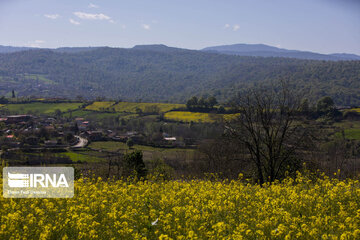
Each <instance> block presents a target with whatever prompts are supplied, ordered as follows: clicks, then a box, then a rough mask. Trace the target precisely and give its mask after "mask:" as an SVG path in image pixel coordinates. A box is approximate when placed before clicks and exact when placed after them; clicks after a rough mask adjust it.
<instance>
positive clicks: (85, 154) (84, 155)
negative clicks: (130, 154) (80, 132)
mask: <svg viewBox="0 0 360 240" xmlns="http://www.w3.org/2000/svg"><path fill="white" fill-rule="evenodd" d="M57 155H58V156H67V157H69V158H70V159H71V160H72V161H73V162H78V161H80V162H87V163H92V162H103V161H105V160H106V158H105V156H104V154H101V153H98V152H94V151H77V152H65V153H58V154H57Z"/></svg>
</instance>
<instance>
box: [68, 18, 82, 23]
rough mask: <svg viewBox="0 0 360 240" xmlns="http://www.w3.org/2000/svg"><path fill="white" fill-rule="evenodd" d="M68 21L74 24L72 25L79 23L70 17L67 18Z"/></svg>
mask: <svg viewBox="0 0 360 240" xmlns="http://www.w3.org/2000/svg"><path fill="white" fill-rule="evenodd" d="M69 22H70V23H71V24H74V25H80V23H79V22H78V21H75V20H74V19H72V18H70V19H69Z"/></svg>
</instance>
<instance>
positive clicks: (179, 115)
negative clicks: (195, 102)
mask: <svg viewBox="0 0 360 240" xmlns="http://www.w3.org/2000/svg"><path fill="white" fill-rule="evenodd" d="M236 116H238V114H215V113H201V112H185V111H171V112H167V113H165V114H164V117H165V119H167V120H171V121H179V122H202V123H213V122H216V121H222V120H226V121H230V120H232V119H234V118H236Z"/></svg>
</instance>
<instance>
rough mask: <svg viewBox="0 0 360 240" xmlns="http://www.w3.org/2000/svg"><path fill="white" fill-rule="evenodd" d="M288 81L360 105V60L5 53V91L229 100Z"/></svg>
mask: <svg viewBox="0 0 360 240" xmlns="http://www.w3.org/2000/svg"><path fill="white" fill-rule="evenodd" d="M279 79H286V80H289V82H290V84H291V87H292V88H293V89H295V90H296V91H303V92H304V97H306V98H308V99H309V101H310V102H312V103H313V102H316V101H317V100H318V99H320V98H321V97H324V96H330V97H331V98H332V99H333V100H334V102H335V103H336V105H347V106H350V105H360V92H359V91H358V90H359V89H360V81H359V79H360V61H339V62H327V61H313V60H298V59H288V58H261V57H239V56H229V55H221V54H214V53H207V52H201V51H191V50H185V49H174V48H167V47H161V49H159V48H154V49H153V48H151V47H148V48H146V47H145V48H136V49H119V48H96V49H94V50H89V51H84V52H74V53H62V52H54V51H51V50H30V51H23V52H16V53H11V54H0V95H5V94H11V90H12V89H15V91H16V92H17V93H18V96H29V95H35V96H39V97H40V96H41V97H65V98H76V97H83V98H85V99H95V98H96V97H105V98H107V99H109V98H111V99H124V100H128V101H146V102H182V103H185V102H186V100H187V99H189V98H190V97H191V96H194V95H205V94H208V95H211V96H214V97H216V98H217V99H218V101H219V102H226V101H228V100H229V99H231V98H232V97H233V96H235V95H236V93H237V92H239V91H240V90H247V89H250V88H252V87H256V86H258V85H268V86H271V85H272V83H273V82H274V81H277V80H279Z"/></svg>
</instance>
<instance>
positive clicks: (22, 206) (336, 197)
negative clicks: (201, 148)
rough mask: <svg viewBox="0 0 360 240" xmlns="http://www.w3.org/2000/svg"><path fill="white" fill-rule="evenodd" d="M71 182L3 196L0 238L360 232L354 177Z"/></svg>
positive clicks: (337, 235) (354, 235) (355, 235)
mask: <svg viewBox="0 0 360 240" xmlns="http://www.w3.org/2000/svg"><path fill="white" fill-rule="evenodd" d="M0 181H1V180H0ZM0 188H2V183H0ZM75 190H76V191H75V197H74V198H72V199H5V198H3V197H1V198H0V216H1V221H0V239H360V230H359V229H360V189H359V182H358V181H352V180H349V181H339V180H329V179H328V178H326V177H322V178H321V179H318V180H317V181H316V182H315V183H314V182H311V181H310V180H309V179H307V178H304V177H302V176H298V178H297V179H296V180H292V179H290V178H289V179H286V180H284V181H283V182H282V183H275V184H273V185H266V186H265V187H260V186H259V185H251V184H246V183H244V182H243V181H240V180H237V181H223V182H218V181H208V180H192V181H167V182H154V181H145V182H141V181H139V182H137V183H127V182H124V181H116V182H105V181H101V180H100V179H96V180H95V179H80V180H77V181H76V184H75Z"/></svg>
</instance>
